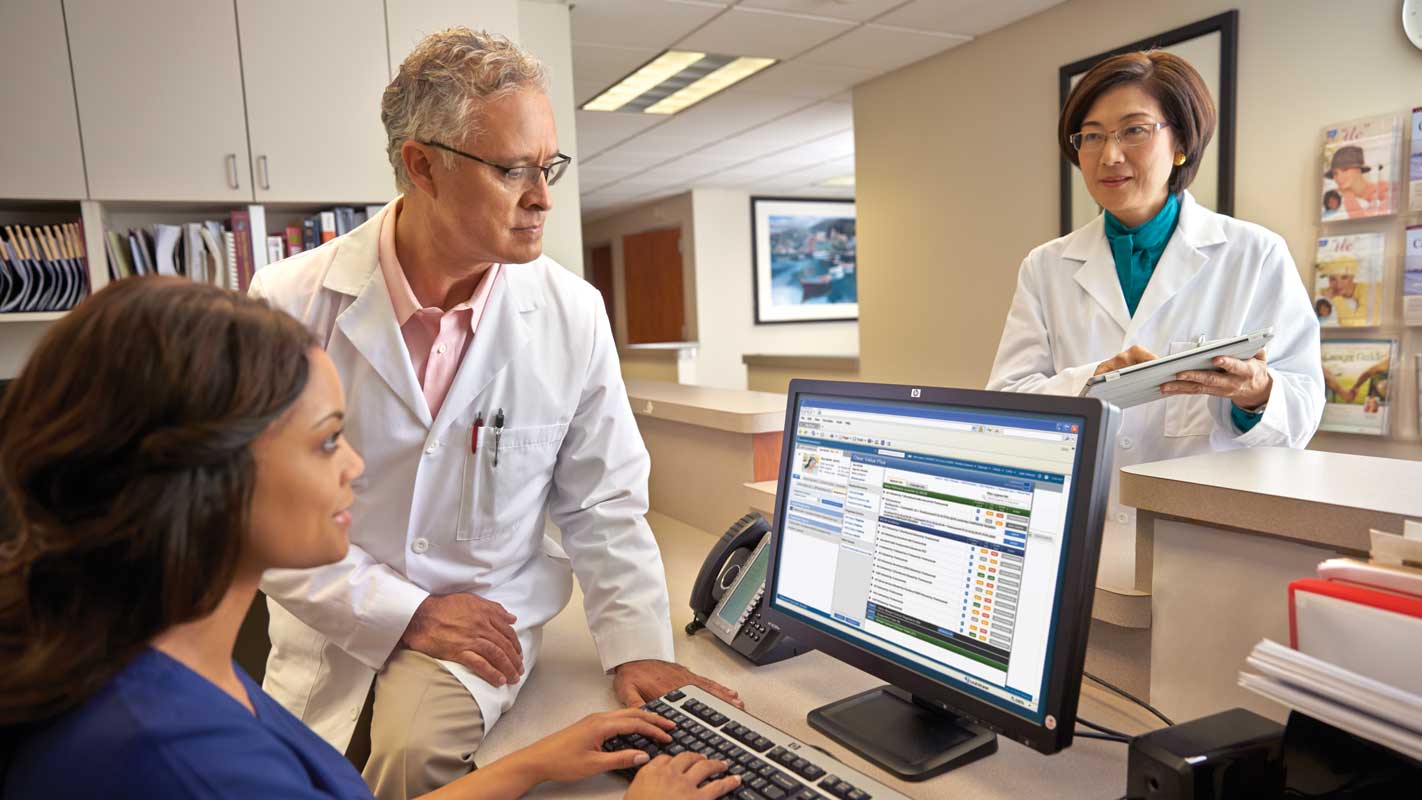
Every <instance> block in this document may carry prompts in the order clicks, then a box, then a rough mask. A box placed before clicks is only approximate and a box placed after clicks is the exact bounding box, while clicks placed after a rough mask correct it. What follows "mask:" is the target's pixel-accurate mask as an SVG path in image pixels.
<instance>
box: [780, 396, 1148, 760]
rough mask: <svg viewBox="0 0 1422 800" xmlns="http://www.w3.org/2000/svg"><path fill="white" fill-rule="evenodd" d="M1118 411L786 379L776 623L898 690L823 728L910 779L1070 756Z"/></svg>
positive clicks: (839, 709) (832, 715)
mask: <svg viewBox="0 0 1422 800" xmlns="http://www.w3.org/2000/svg"><path fill="white" fill-rule="evenodd" d="M1119 417H1120V412H1119V411H1118V410H1117V409H1115V407H1113V406H1110V405H1108V404H1104V403H1102V402H1101V401H1099V400H1094V399H1089V398H1080V397H1053V396H1046V395H1030V394H1009V393H1001V392H981V391H970V390H958V389H935V388H928V387H914V386H894V385H884V384H869V383H843V382H831V381H803V380H795V381H791V383H790V390H789V396H788V402H787V408H786V424H785V434H784V442H783V448H782V452H781V464H780V484H779V486H780V488H779V491H778V493H777V495H776V509H775V518H774V524H773V526H772V531H773V536H772V539H771V561H770V565H769V570H768V582H767V587H766V590H767V597H768V603H767V615H768V617H769V619H770V621H771V622H773V623H775V624H776V625H778V626H779V627H780V628H781V630H783V631H784V632H786V633H788V634H789V635H790V636H792V637H794V638H795V639H797V640H798V641H799V642H800V643H801V644H804V645H807V646H809V647H813V648H815V649H818V650H821V651H823V652H825V653H827V654H829V655H830V656H833V657H835V658H837V659H839V660H841V661H845V662H847V663H849V664H851V665H853V666H855V667H858V668H859V669H861V670H864V671H865V672H869V673H871V674H873V675H875V676H877V677H879V678H882V679H884V680H886V681H888V682H889V683H890V684H891V685H890V686H887V687H881V688H879V689H874V690H871V691H869V692H865V693H862V694H860V695H856V696H854V697H850V698H846V699H844V700H840V701H837V702H835V703H831V704H830V705H827V706H824V707H823V708H819V709H816V710H814V711H812V712H811V713H810V719H809V721H810V724H811V726H813V727H814V728H816V729H817V730H820V731H821V732H823V733H825V734H826V735H828V736H830V737H831V738H833V739H835V740H836V741H838V742H840V743H841V744H843V745H844V746H846V747H849V748H850V749H853V750H855V751H856V752H858V753H859V754H861V755H863V756H864V757H865V758H867V759H869V760H870V761H872V762H874V763H876V764H878V765H880V766H882V767H884V768H885V769H888V770H889V771H890V772H893V773H894V774H896V775H898V776H899V777H901V778H904V779H906V780H921V779H923V778H927V777H930V776H932V775H935V774H938V773H940V772H943V771H944V770H947V769H952V768H953V767H956V766H961V765H962V764H965V763H968V762H969V761H972V760H975V759H977V758H980V757H982V756H984V755H987V754H990V753H992V752H994V751H996V749H997V739H996V733H1000V734H1002V735H1005V736H1009V737H1011V738H1013V739H1015V740H1017V741H1020V742H1022V743H1024V744H1026V745H1028V746H1030V747H1032V748H1034V749H1036V750H1039V751H1041V752H1043V753H1054V752H1057V751H1058V750H1060V749H1062V748H1064V747H1067V746H1068V745H1070V744H1071V740H1072V729H1073V727H1074V726H1075V721H1076V704H1077V696H1078V692H1079V690H1080V684H1081V672H1082V666H1083V662H1084V660H1085V658H1086V639H1087V633H1088V630H1089V627H1090V621H1091V601H1092V598H1093V595H1094V590H1095V584H1096V565H1097V560H1098V557H1099V555H1100V547H1101V528H1102V523H1103V518H1102V514H1103V508H1104V507H1105V505H1106V497H1107V493H1108V490H1109V488H1110V484H1111V480H1110V457H1111V453H1112V448H1111V447H1110V446H1109V442H1111V441H1112V440H1113V436H1114V430H1115V428H1116V427H1117V425H1118V423H1119Z"/></svg>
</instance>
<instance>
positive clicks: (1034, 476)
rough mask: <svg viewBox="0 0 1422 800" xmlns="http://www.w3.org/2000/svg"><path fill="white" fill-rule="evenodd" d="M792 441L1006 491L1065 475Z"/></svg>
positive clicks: (803, 439) (822, 441)
mask: <svg viewBox="0 0 1422 800" xmlns="http://www.w3.org/2000/svg"><path fill="white" fill-rule="evenodd" d="M795 441H796V442H797V443H804V444H813V445H819V446H820V447H833V448H837V449H839V450H844V451H846V452H849V453H854V454H855V458H854V460H855V461H861V462H863V463H866V464H874V465H876V466H880V467H894V468H896V469H906V470H909V471H911V472H922V473H925V474H927V475H938V476H940V477H943V478H953V479H955V480H965V481H973V482H975V483H986V484H989V485H991V486H1001V487H1003V488H1006V489H1016V490H1018V491H1022V492H1030V491H1032V488H1033V483H1035V482H1040V483H1055V484H1064V483H1065V480H1066V479H1065V477H1064V476H1062V475H1058V474H1057V473H1055V472H1042V471H1040V470H1035V469H1018V468H1016V467H1004V466H1002V465H1001V464H983V463H981V462H978V461H964V460H963V459H961V458H946V457H944V456H930V455H925V454H923V453H904V456H903V458H899V457H898V456H886V455H884V454H883V453H881V452H879V451H880V450H881V449H885V448H879V447H870V446H868V445H862V444H849V443H848V442H832V441H830V440H828V439H820V438H817V437H814V436H796V437H795ZM888 449H892V448H888ZM995 478H996V479H995ZM1007 479H1015V480H1007Z"/></svg>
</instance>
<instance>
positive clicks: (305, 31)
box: [237, 0, 395, 205]
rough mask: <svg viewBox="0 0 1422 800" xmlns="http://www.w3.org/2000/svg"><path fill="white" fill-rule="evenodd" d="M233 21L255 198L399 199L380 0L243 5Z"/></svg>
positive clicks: (251, 1)
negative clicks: (385, 108) (387, 115)
mask: <svg viewBox="0 0 1422 800" xmlns="http://www.w3.org/2000/svg"><path fill="white" fill-rule="evenodd" d="M237 24H238V29H239V30H240V31H241V39H242V77H243V80H244V82H245V84H246V87H247V121H248V125H249V126H250V131H251V141H252V180H253V183H254V185H255V186H256V197H257V200H258V201H259V202H261V201H268V202H298V203H347V204H353V205H361V204H366V203H377V202H384V201H386V200H389V199H390V198H392V197H394V196H395V178H394V173H393V172H392V171H391V168H390V162H389V160H388V159H387V158H386V155H385V126H384V125H383V124H381V121H380V96H381V93H382V92H384V91H385V86H386V84H388V83H389V82H390V72H389V66H388V64H389V62H388V61H387V56H386V47H385V4H384V2H383V0H302V2H300V3H293V2H291V1H290V0H237Z"/></svg>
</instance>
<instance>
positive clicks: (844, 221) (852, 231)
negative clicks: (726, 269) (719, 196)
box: [751, 197, 859, 325]
mask: <svg viewBox="0 0 1422 800" xmlns="http://www.w3.org/2000/svg"><path fill="white" fill-rule="evenodd" d="M856 242H857V239H856V218H855V206H854V201H853V200H842V199H834V200H831V199H812V198H803V197H752V198H751V295H752V301H753V302H754V304H755V324H757V325H777V324H785V323H796V322H852V321H855V320H858V319H859V284H858V260H857V256H858V252H857V247H856Z"/></svg>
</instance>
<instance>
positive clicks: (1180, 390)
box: [1160, 350, 1274, 411]
mask: <svg viewBox="0 0 1422 800" xmlns="http://www.w3.org/2000/svg"><path fill="white" fill-rule="evenodd" d="M1215 366H1216V367H1218V368H1220V369H1222V370H1224V372H1223V373H1220V372H1210V371H1206V370H1191V371H1186V372H1182V373H1180V374H1179V375H1176V376H1175V377H1176V378H1177V380H1173V381H1170V382H1168V383H1164V384H1161V387H1160V393H1161V394H1165V395H1172V394H1175V395H1178V394H1210V395H1214V396H1215V397H1227V398H1229V399H1230V400H1231V401H1232V402H1233V403H1234V404H1235V405H1237V406H1239V407H1240V408H1242V409H1244V410H1245V411H1253V410H1255V409H1257V408H1259V407H1260V406H1262V405H1264V404H1265V403H1267V402H1268V401H1269V392H1270V391H1272V390H1273V388H1274V379H1273V377H1271V376H1270V375H1269V370H1268V369H1267V368H1266V364H1265V360H1264V351H1263V350H1260V351H1259V352H1257V353H1255V354H1254V357H1253V358H1250V359H1238V358H1230V357H1229V356H1219V357H1217V358H1216V359H1215Z"/></svg>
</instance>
